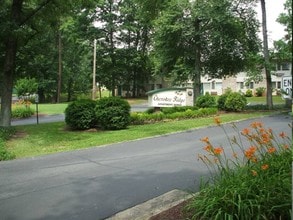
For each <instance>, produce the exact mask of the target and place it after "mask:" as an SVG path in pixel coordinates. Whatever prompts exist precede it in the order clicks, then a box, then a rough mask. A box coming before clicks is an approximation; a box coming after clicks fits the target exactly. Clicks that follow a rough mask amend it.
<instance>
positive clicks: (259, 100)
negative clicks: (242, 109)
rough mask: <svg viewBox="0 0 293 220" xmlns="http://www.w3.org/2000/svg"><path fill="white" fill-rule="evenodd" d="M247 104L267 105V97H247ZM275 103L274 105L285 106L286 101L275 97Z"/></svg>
mask: <svg viewBox="0 0 293 220" xmlns="http://www.w3.org/2000/svg"><path fill="white" fill-rule="evenodd" d="M246 98H247V103H251V104H265V103H266V97H265V96H262V97H255V96H253V97H246ZM273 103H274V104H285V100H283V99H282V97H281V96H273Z"/></svg>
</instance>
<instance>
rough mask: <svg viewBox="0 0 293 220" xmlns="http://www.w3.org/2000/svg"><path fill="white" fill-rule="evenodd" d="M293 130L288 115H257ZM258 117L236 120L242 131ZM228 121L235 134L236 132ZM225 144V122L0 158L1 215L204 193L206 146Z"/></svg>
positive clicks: (79, 210)
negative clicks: (180, 192) (200, 155)
mask: <svg viewBox="0 0 293 220" xmlns="http://www.w3.org/2000/svg"><path fill="white" fill-rule="evenodd" d="M257 120H258V121H262V122H264V123H265V124H266V125H267V126H269V127H271V128H273V130H274V131H275V132H280V131H285V132H287V134H290V135H291V128H289V126H288V123H291V117H290V116H289V115H285V114H284V115H275V116H270V117H264V118H260V119H257ZM252 121H254V120H246V121H242V122H239V123H237V126H238V127H239V129H242V128H244V127H246V126H248V125H249V124H250V123H251V122H252ZM226 126H227V132H228V133H229V134H230V135H231V133H233V129H231V126H230V125H226ZM205 136H209V137H210V139H211V140H212V142H213V143H215V144H218V145H223V147H225V146H227V145H228V144H227V139H226V137H225V135H224V134H223V132H222V130H221V129H220V128H219V127H215V126H210V127H207V128H201V129H195V130H190V131H185V132H181V133H176V134H170V135H164V136H158V137H154V138H147V139H143V140H137V141H131V142H125V143H118V144H113V145H108V146H104V147H93V148H90V149H86V150H77V151H72V152H66V153H58V154H52V155H49V156H41V157H35V158H26V159H21V160H14V161H5V162H0V177H1V178H0V219H3V220H8V219H9V220H12V219H17V220H18V219H19V220H26V219H29V220H34V219H55V220H56V219H62V220H64V219H85V220H91V219H95V220H97V219H104V218H106V217H109V216H111V215H113V214H115V213H117V212H119V211H121V210H124V209H126V208H129V207H132V206H134V205H137V204H139V203H141V202H144V201H146V200H148V199H151V198H154V197H156V196H158V195H161V194H163V193H165V192H167V191H170V190H172V189H175V188H177V189H182V190H188V191H196V190H198V185H199V182H200V178H201V177H202V176H204V175H208V171H207V169H206V167H205V165H203V164H202V163H201V162H200V161H198V158H197V155H198V153H202V152H203V150H202V147H203V144H202V143H201V142H200V140H199V139H200V138H202V137H205Z"/></svg>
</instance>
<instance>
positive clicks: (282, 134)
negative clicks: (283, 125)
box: [279, 131, 287, 138]
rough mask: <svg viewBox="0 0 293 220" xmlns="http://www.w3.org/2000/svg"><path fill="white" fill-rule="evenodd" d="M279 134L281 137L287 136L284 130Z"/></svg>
mask: <svg viewBox="0 0 293 220" xmlns="http://www.w3.org/2000/svg"><path fill="white" fill-rule="evenodd" d="M279 136H280V137H281V138H285V137H287V135H286V133H285V132H283V131H282V132H281V133H280V134H279Z"/></svg>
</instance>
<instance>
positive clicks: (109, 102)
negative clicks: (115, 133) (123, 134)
mask: <svg viewBox="0 0 293 220" xmlns="http://www.w3.org/2000/svg"><path fill="white" fill-rule="evenodd" d="M95 113H96V119H97V124H98V126H100V127H101V128H102V129H105V130H120V129H125V128H127V126H128V125H129V124H130V105H129V103H128V102H127V101H126V100H124V99H122V98H120V97H105V98H102V99H100V100H98V101H97V105H96V108H95Z"/></svg>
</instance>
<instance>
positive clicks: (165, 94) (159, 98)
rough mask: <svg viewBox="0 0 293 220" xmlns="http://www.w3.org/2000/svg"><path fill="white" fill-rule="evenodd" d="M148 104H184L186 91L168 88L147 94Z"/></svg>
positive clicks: (161, 105)
mask: <svg viewBox="0 0 293 220" xmlns="http://www.w3.org/2000/svg"><path fill="white" fill-rule="evenodd" d="M149 104H150V106H153V107H174V106H186V91H184V90H168V91H162V92H159V93H155V94H152V95H150V96H149Z"/></svg>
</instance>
